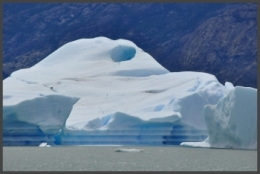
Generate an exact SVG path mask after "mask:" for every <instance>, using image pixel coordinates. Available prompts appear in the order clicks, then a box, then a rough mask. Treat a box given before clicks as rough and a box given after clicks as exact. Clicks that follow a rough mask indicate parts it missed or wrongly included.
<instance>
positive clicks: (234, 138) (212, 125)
mask: <svg viewBox="0 0 260 174" xmlns="http://www.w3.org/2000/svg"><path fill="white" fill-rule="evenodd" d="M204 117H205V122H206V125H207V130H208V134H209V136H208V137H207V138H206V139H205V140H204V141H202V142H183V143H181V145H183V146H191V147H212V148H235V149H257V90H256V89H254V88H250V87H241V86H236V87H234V88H233V89H231V90H230V92H229V93H228V95H227V96H225V97H223V98H221V99H220V100H219V102H218V103H217V104H216V105H206V106H205V108H204Z"/></svg>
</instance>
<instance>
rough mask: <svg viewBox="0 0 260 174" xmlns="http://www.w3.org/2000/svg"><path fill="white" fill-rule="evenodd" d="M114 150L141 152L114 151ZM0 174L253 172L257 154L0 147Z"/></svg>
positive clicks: (167, 149) (169, 149)
mask: <svg viewBox="0 0 260 174" xmlns="http://www.w3.org/2000/svg"><path fill="white" fill-rule="evenodd" d="M118 148H127V149H129V148H135V149H143V150H144V151H143V152H115V149H118ZM3 170H4V171H257V151H256V150H254V151H252V150H250V151H249V150H228V149H204V148H186V147H176V146H170V147H149V146H142V147H132V146H131V147H129V146H122V147H116V146H64V147H49V148H48V147H45V148H40V147H3Z"/></svg>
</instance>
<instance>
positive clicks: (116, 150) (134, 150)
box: [115, 148, 144, 152]
mask: <svg viewBox="0 0 260 174" xmlns="http://www.w3.org/2000/svg"><path fill="white" fill-rule="evenodd" d="M143 151H144V150H143V149H123V148H119V149H115V152H143Z"/></svg>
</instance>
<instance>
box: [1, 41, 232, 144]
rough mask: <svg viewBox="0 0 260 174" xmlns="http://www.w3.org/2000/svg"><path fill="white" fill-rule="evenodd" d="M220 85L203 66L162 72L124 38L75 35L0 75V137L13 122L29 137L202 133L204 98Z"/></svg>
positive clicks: (105, 138) (10, 136)
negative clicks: (27, 64) (201, 69)
mask: <svg viewBox="0 0 260 174" xmlns="http://www.w3.org/2000/svg"><path fill="white" fill-rule="evenodd" d="M228 92H229V90H228V89H226V88H225V87H224V86H223V85H222V84H220V83H219V82H218V80H217V79H216V77H215V76H214V75H211V74H207V73H201V72H173V73H170V72H169V71H168V70H167V69H165V68H164V67H162V66H161V65H160V64H159V63H158V62H157V61H156V60H155V59H154V58H152V57H151V56H150V55H149V54H147V53H146V52H144V51H143V50H142V49H140V48H139V47H137V46H136V45H135V44H134V43H133V42H131V41H128V40H123V39H118V40H111V39H108V38H105V37H97V38H93V39H80V40H76V41H73V42H70V43H67V44H65V45H64V46H62V47H61V48H59V49H58V50H56V51H55V52H53V53H52V54H50V55H49V56H47V57H46V58H45V59H43V60H42V61H41V62H39V63H38V64H36V65H34V66H33V67H31V68H27V69H21V70H18V71H15V72H14V73H12V74H11V76H10V77H9V78H7V79H5V80H4V81H3V108H4V119H3V121H4V133H5V134H4V142H9V143H10V142H11V141H12V142H15V141H16V140H18V139H19V138H20V139H19V141H22V138H21V134H18V132H19V131H21V130H23V131H22V132H23V134H22V135H23V136H24V135H26V136H25V137H28V136H27V135H29V134H30V137H29V138H28V139H30V138H32V139H37V143H38V142H39V141H40V140H41V141H46V138H43V137H46V136H47V137H48V138H49V141H51V140H50V139H51V138H54V142H55V143H56V144H73V145H80V144H84V145H87V144H149V145H155V144H157V145H160V144H179V143H180V142H182V141H191V140H192V141H202V140H203V139H205V137H206V136H208V134H207V132H206V130H207V126H206V123H205V120H204V117H203V108H204V106H205V105H207V104H211V105H214V104H216V103H217V102H218V101H219V99H220V98H222V97H223V96H225V95H226V94H227V93H228ZM17 125H19V126H18V127H17ZM29 130H33V131H29ZM10 132H15V133H10ZM32 132H34V133H32ZM205 132H206V133H205ZM177 133H178V134H179V135H176V134H177ZM53 134H55V135H53ZM36 135H37V136H36ZM18 136H20V137H19V138H18ZM33 136H34V137H33ZM52 136H53V137H52ZM26 141H27V140H26ZM28 141H29V140H28ZM49 141H48V143H50V142H49ZM38 144H39V143H38Z"/></svg>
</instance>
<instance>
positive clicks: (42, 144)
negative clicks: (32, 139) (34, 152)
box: [39, 142, 51, 147]
mask: <svg viewBox="0 0 260 174" xmlns="http://www.w3.org/2000/svg"><path fill="white" fill-rule="evenodd" d="M39 147H51V146H50V145H48V144H47V143H46V142H42V143H41V144H40V145H39Z"/></svg>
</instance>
